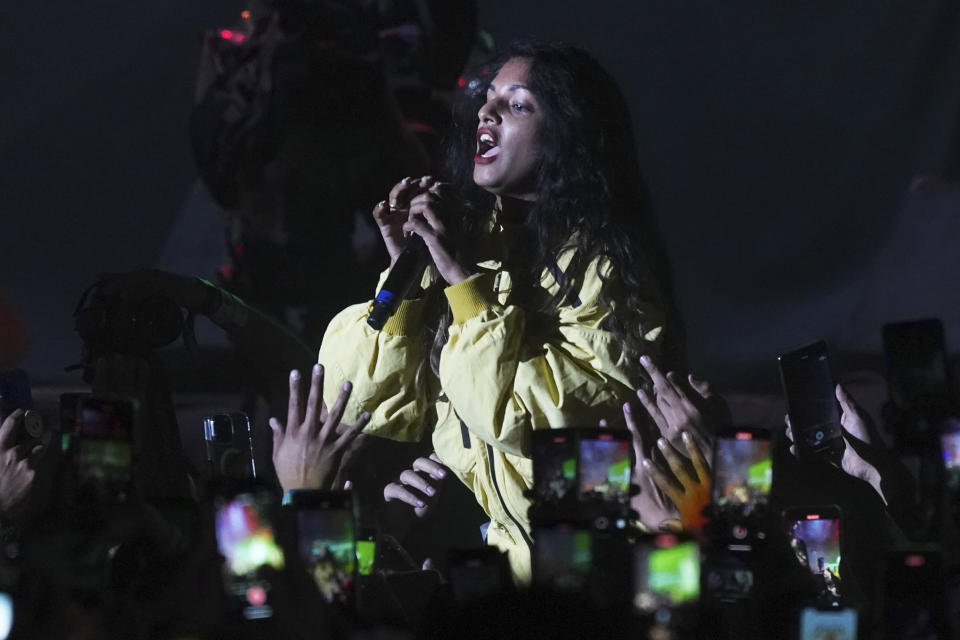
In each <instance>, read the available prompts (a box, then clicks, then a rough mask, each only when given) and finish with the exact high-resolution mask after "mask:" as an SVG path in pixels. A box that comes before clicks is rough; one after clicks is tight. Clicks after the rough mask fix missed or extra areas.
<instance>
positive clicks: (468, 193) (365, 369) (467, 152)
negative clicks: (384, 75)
mask: <svg viewBox="0 0 960 640" xmlns="http://www.w3.org/2000/svg"><path fill="white" fill-rule="evenodd" d="M481 77H482V78H483V79H484V80H485V81H486V83H485V84H482V85H480V86H479V90H475V91H473V92H472V93H471V92H468V94H467V98H468V100H470V99H472V100H473V101H474V102H473V105H472V107H470V108H468V109H458V110H457V114H458V115H463V116H467V117H462V118H459V119H460V120H461V121H458V122H456V123H455V128H454V133H453V135H452V137H451V138H452V141H451V144H450V147H451V148H450V151H449V160H448V167H447V170H448V172H449V173H450V176H449V182H445V183H440V182H437V181H435V180H433V179H432V178H430V177H424V178H421V179H413V180H411V179H409V178H408V179H405V180H403V181H401V182H400V183H398V184H397V185H396V186H395V187H394V188H393V190H392V191H391V192H390V195H389V199H388V200H387V201H385V202H382V203H380V204H379V205H377V207H376V208H375V209H374V212H373V215H374V217H375V218H376V220H377V223H378V225H379V227H380V231H381V233H382V234H383V239H384V242H385V244H386V247H387V250H388V251H389V253H390V256H391V259H392V260H393V261H396V259H397V257H398V256H399V255H400V253H401V252H402V251H403V249H404V247H405V246H406V243H407V238H409V237H410V236H411V235H412V234H416V235H417V236H420V237H421V238H422V239H423V242H424V244H425V245H426V247H427V249H428V250H429V253H430V257H431V259H432V262H431V264H430V266H429V267H428V269H427V273H426V274H425V276H424V278H423V281H422V286H421V287H420V289H419V290H418V291H417V292H414V293H412V294H410V295H409V296H408V299H406V300H404V301H403V302H402V303H401V305H400V307H399V309H398V310H397V312H396V313H395V314H394V315H393V316H392V317H391V318H390V320H389V321H388V322H387V324H386V325H385V326H384V328H383V330H381V331H375V330H373V329H371V328H370V327H369V326H368V325H367V323H366V319H367V315H368V314H369V312H370V308H371V303H369V302H365V303H363V304H358V305H354V306H351V307H348V308H347V309H345V310H343V311H342V312H341V313H340V314H338V315H337V316H336V317H335V318H334V320H333V321H332V322H331V323H330V325H329V327H328V328H327V332H326V335H325V336H324V340H323V345H322V346H321V348H320V357H319V360H320V362H321V363H322V364H323V365H324V366H325V367H326V368H327V375H326V376H325V380H326V381H327V382H326V388H325V389H324V397H325V399H326V402H327V403H328V404H332V403H333V401H334V399H335V398H336V397H337V395H338V393H339V391H340V388H339V386H338V384H339V381H343V380H350V381H352V382H353V393H352V395H351V397H350V400H349V404H348V407H347V410H346V414H345V416H344V421H345V422H353V421H355V420H357V419H358V417H360V416H361V415H362V414H363V413H364V412H369V413H370V414H371V416H372V417H371V420H370V423H369V425H368V426H367V428H366V431H365V432H366V433H369V434H375V435H379V436H384V437H388V438H393V439H399V440H418V439H420V438H421V437H422V436H424V435H425V434H427V433H429V434H431V435H432V440H433V445H434V449H435V452H436V457H437V458H439V460H440V461H441V462H442V463H443V464H444V465H446V466H447V467H448V468H449V469H451V470H452V471H453V472H454V473H455V474H456V475H457V477H459V478H460V480H462V481H463V482H464V483H465V484H466V485H467V486H468V487H469V488H470V489H471V490H472V491H473V492H474V494H475V495H476V498H477V501H478V502H479V503H480V505H481V506H482V507H483V508H484V509H485V510H486V512H487V514H488V515H489V516H490V519H491V526H490V527H489V529H488V533H487V540H488V542H489V543H490V544H493V545H496V546H497V547H499V548H500V549H502V550H504V551H506V552H507V553H508V556H509V559H510V564H511V567H512V569H513V572H514V576H515V578H516V579H517V580H518V581H520V582H525V581H527V580H529V577H530V537H529V531H530V524H529V521H528V519H527V508H528V507H529V501H528V500H527V499H526V498H525V497H524V495H523V493H524V491H525V490H526V489H528V488H530V487H531V483H532V463H531V459H530V457H529V455H530V453H529V442H530V439H531V438H530V434H531V432H532V431H533V430H534V429H550V428H558V427H570V426H593V425H596V424H597V421H598V420H599V419H600V418H602V417H610V416H614V415H617V414H619V412H620V406H621V405H622V403H623V402H625V401H626V400H628V399H629V398H631V397H632V395H633V390H634V389H636V388H637V387H638V386H640V385H641V384H642V383H643V382H644V375H645V374H644V373H643V370H642V368H641V366H640V364H639V362H638V358H639V356H640V355H642V354H649V355H652V356H654V358H655V359H658V361H660V362H663V363H665V366H667V367H672V366H676V365H677V364H679V360H680V359H681V357H682V356H681V353H682V349H681V347H680V344H681V339H680V333H681V332H680V329H679V323H678V322H677V321H676V319H675V318H676V314H675V313H674V312H673V309H674V307H673V305H672V302H671V300H670V298H669V296H668V295H667V293H668V291H667V289H668V288H667V287H666V278H665V268H664V264H665V263H664V260H663V256H662V252H661V250H660V248H659V243H658V242H657V240H656V238H655V234H654V231H653V225H652V221H651V219H650V212H649V210H648V204H647V202H646V200H645V194H644V189H643V184H642V182H641V179H640V175H639V172H638V168H637V162H636V158H635V151H634V148H633V137H632V132H631V129H630V124H629V117H628V115H627V111H626V106H625V104H624V101H623V98H622V96H621V94H620V91H619V89H618V87H617V85H616V83H615V82H614V81H613V80H612V78H611V77H610V76H609V75H608V74H607V73H606V72H605V71H603V69H601V68H600V66H599V65H598V64H597V62H596V61H594V60H593V59H592V58H591V57H590V56H588V55H587V54H586V53H584V52H583V51H581V50H579V49H576V48H573V47H569V46H565V45H540V44H520V45H515V46H513V47H512V48H511V49H510V51H509V52H508V54H507V55H506V56H504V57H503V58H501V60H500V61H499V62H498V63H496V64H494V65H493V66H492V67H491V68H490V70H489V72H488V73H487V74H485V75H484V76H481ZM491 78H492V80H491ZM484 90H485V92H484Z"/></svg>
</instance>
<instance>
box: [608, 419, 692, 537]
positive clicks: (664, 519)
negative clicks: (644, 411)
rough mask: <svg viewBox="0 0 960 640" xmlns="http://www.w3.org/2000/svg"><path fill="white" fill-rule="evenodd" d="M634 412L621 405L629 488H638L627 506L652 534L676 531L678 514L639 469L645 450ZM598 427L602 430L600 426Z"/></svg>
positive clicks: (650, 477)
mask: <svg viewBox="0 0 960 640" xmlns="http://www.w3.org/2000/svg"><path fill="white" fill-rule="evenodd" d="M633 412H634V408H633V407H632V406H631V405H630V403H629V402H628V403H626V404H624V405H623V418H624V420H625V421H626V423H627V429H629V430H630V435H632V436H633V454H634V455H633V458H634V466H633V480H632V482H633V484H635V485H636V486H637V487H638V488H639V490H640V491H639V493H637V495H635V496H633V498H631V499H630V506H631V508H633V510H634V511H636V512H637V513H638V514H639V516H640V522H642V523H643V524H644V525H646V526H647V527H648V528H650V529H653V530H654V531H657V530H662V529H676V528H678V527H679V524H680V512H679V511H677V508H676V507H675V506H673V505H672V504H670V502H669V501H667V500H665V499H664V497H663V494H662V493H661V492H660V489H658V488H657V485H656V484H655V483H654V481H653V475H652V474H650V473H647V472H646V471H645V470H644V468H643V462H644V461H645V460H646V455H645V452H646V451H647V447H646V445H645V442H644V437H643V432H642V425H640V424H638V423H637V420H636V417H635V416H634V413H633ZM601 426H606V424H605V423H601Z"/></svg>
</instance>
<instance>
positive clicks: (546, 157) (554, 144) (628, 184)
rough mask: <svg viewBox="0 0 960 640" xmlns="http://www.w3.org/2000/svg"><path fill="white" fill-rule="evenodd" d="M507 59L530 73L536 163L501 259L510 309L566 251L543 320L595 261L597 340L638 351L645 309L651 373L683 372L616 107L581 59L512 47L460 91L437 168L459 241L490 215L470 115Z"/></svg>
mask: <svg viewBox="0 0 960 640" xmlns="http://www.w3.org/2000/svg"><path fill="white" fill-rule="evenodd" d="M512 58H524V59H526V60H529V61H530V71H529V74H528V77H527V82H526V84H527V86H528V87H529V89H530V91H531V92H532V93H533V94H534V95H535V96H536V99H537V104H538V108H539V110H540V114H541V120H540V130H539V144H540V147H541V149H542V158H541V163H540V166H539V171H538V174H537V177H536V193H537V199H536V201H535V202H533V203H532V206H531V208H530V209H529V212H528V213H527V215H526V219H525V220H524V223H523V229H524V233H523V234H522V235H523V237H522V238H521V242H522V244H523V246H522V247H521V249H520V250H515V251H514V252H512V254H513V255H512V256H511V259H512V264H511V276H512V277H513V280H514V286H513V291H512V292H511V297H514V296H517V297H516V299H518V300H529V299H530V298H529V297H524V292H529V291H531V290H532V289H534V288H535V287H538V286H539V282H540V277H541V274H542V272H543V270H544V269H545V268H549V267H550V266H551V265H553V264H556V260H557V257H558V256H559V255H560V254H561V253H562V252H565V251H568V250H572V251H573V258H572V261H571V262H570V264H569V266H567V267H566V268H565V271H564V277H563V278H562V282H561V287H560V290H559V291H558V292H557V293H556V295H554V296H553V297H552V299H549V300H547V301H545V304H544V305H543V308H541V309H537V310H531V311H543V312H548V313H549V312H551V311H553V310H555V309H556V308H557V306H559V305H560V304H562V303H563V301H564V300H567V299H568V297H569V296H571V295H573V294H575V293H576V291H577V290H578V288H579V286H580V284H581V283H582V277H583V275H584V271H585V269H586V268H587V266H588V265H590V264H591V263H593V262H594V261H595V260H596V259H598V258H599V259H600V260H601V264H604V263H605V264H606V267H605V268H604V269H602V270H601V272H600V277H601V278H602V280H603V282H604V287H603V289H602V292H601V294H600V300H599V302H600V304H601V305H603V306H605V307H607V308H609V309H612V310H613V313H611V315H610V316H608V318H607V320H606V326H605V327H604V328H606V329H608V330H610V331H611V332H612V333H613V334H614V336H615V337H616V338H617V339H618V340H619V341H620V342H621V343H622V344H624V345H625V348H626V350H627V351H628V353H631V352H632V353H637V352H639V351H641V344H642V341H643V333H644V331H649V330H650V328H651V327H650V326H649V322H645V320H646V318H645V317H644V314H643V313H642V311H641V309H643V308H644V307H645V306H647V305H649V304H650V303H651V302H653V303H654V304H655V305H656V306H659V307H660V308H662V309H663V311H664V313H665V316H666V317H665V318H664V320H665V324H666V326H665V327H664V332H663V336H662V339H663V343H662V344H663V349H662V356H661V364H662V366H665V367H668V368H682V367H683V366H684V365H685V362H684V356H683V353H684V348H683V347H684V332H683V327H682V322H681V319H680V314H679V312H678V310H677V307H676V305H675V302H674V298H673V295H672V283H671V278H670V271H669V266H668V263H667V260H666V254H665V252H664V250H663V246H662V244H661V241H660V237H659V233H658V230H657V226H656V223H655V220H654V217H653V214H652V211H651V208H650V202H649V198H648V195H647V190H646V186H645V185H644V182H643V179H642V177H641V174H640V169H639V164H638V161H637V155H636V150H635V147H634V139H633V131H632V127H631V124H630V116H629V111H628V108H627V104H626V101H625V100H624V97H623V94H622V93H621V91H620V88H619V87H618V85H617V83H616V82H615V81H614V80H613V78H612V77H611V76H610V75H609V74H608V73H607V72H606V71H605V70H604V69H603V68H602V67H601V66H600V64H599V63H598V62H597V61H596V60H595V59H594V58H593V57H591V56H590V55H589V54H587V53H586V52H585V51H583V50H582V49H579V48H577V47H573V46H570V45H566V44H547V43H537V42H518V43H514V44H512V45H511V46H510V47H509V48H508V49H507V50H506V51H505V52H504V53H503V54H501V55H500V56H499V57H498V58H497V59H496V60H495V61H493V62H492V63H490V64H489V65H487V66H485V67H484V68H482V70H481V73H480V74H479V75H477V76H476V77H474V78H473V79H471V80H470V82H469V83H468V84H467V90H466V91H465V92H464V95H463V97H462V99H461V100H460V102H459V103H458V104H457V105H456V106H455V108H454V123H453V128H452V131H451V134H450V135H449V138H448V141H447V145H446V146H447V157H446V166H445V173H446V176H445V177H446V179H448V180H449V181H450V182H451V183H452V184H453V187H454V190H455V191H457V192H458V193H459V194H460V196H461V198H462V201H463V210H462V217H461V219H460V220H459V223H460V227H461V229H460V233H462V234H463V236H464V237H467V238H469V237H472V236H473V234H474V233H477V232H478V231H479V229H478V225H479V224H480V223H481V221H483V220H485V219H486V216H487V215H488V214H489V213H490V211H492V210H493V208H494V206H495V196H494V195H492V194H490V193H488V192H486V191H484V190H483V189H481V188H480V187H478V186H477V185H476V184H475V183H474V182H473V156H474V153H475V150H476V130H477V126H478V118H477V112H478V111H479V109H480V107H481V106H482V105H483V104H484V102H485V101H486V91H487V87H488V86H489V84H490V82H491V80H492V79H493V77H494V76H495V75H496V73H497V71H498V70H499V69H500V67H502V66H503V65H504V64H505V63H506V62H507V61H508V60H510V59H512ZM466 252H467V253H469V247H467V248H466ZM464 259H465V260H466V259H472V258H468V257H467V256H464ZM651 295H653V296H655V299H653V300H651ZM440 297H441V298H442V296H440ZM614 297H615V298H616V300H614V299H612V298H614ZM444 306H445V305H443V304H442V303H441V304H437V305H435V307H434V312H433V315H434V317H435V318H439V320H437V321H435V322H432V323H428V325H431V326H432V327H434V328H435V329H434V328H431V329H428V331H429V335H428V336H426V338H427V339H428V340H429V341H430V342H432V348H431V350H430V366H431V368H432V369H433V371H434V372H435V373H436V372H438V371H439V354H440V349H441V348H442V346H443V344H445V343H446V340H447V330H448V328H449V324H450V321H451V316H450V313H449V310H446V312H444V311H443V309H442V308H441V307H444ZM631 360H635V358H631Z"/></svg>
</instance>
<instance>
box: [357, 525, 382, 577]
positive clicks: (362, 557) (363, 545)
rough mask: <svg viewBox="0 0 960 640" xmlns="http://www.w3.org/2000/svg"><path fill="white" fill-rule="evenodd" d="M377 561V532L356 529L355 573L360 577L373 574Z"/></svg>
mask: <svg viewBox="0 0 960 640" xmlns="http://www.w3.org/2000/svg"><path fill="white" fill-rule="evenodd" d="M376 561H377V532H376V530H374V529H367V528H358V529H357V573H358V574H359V575H361V576H369V575H372V574H373V567H374V564H375V563H376Z"/></svg>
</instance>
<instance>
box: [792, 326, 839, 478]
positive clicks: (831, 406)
mask: <svg viewBox="0 0 960 640" xmlns="http://www.w3.org/2000/svg"><path fill="white" fill-rule="evenodd" d="M778 360H779V362H780V377H781V380H782V382H783V390H784V393H785V394H786V397H787V413H789V414H790V424H791V427H792V430H793V441H794V444H795V445H796V448H797V457H798V458H800V459H801V460H804V459H811V458H816V457H823V458H825V459H826V460H828V461H830V462H831V463H832V464H834V465H835V466H837V467H839V466H840V460H841V459H842V458H843V451H844V448H845V445H844V443H843V431H842V428H841V426H840V405H839V404H838V403H837V396H836V383H835V382H834V378H833V373H832V371H831V369H830V357H829V354H828V353H827V344H826V343H825V342H823V341H822V340H821V341H820V342H815V343H813V344H810V345H807V346H805V347H801V348H800V349H796V350H794V351H791V352H789V353H784V354H782V355H780V357H779V358H778Z"/></svg>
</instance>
